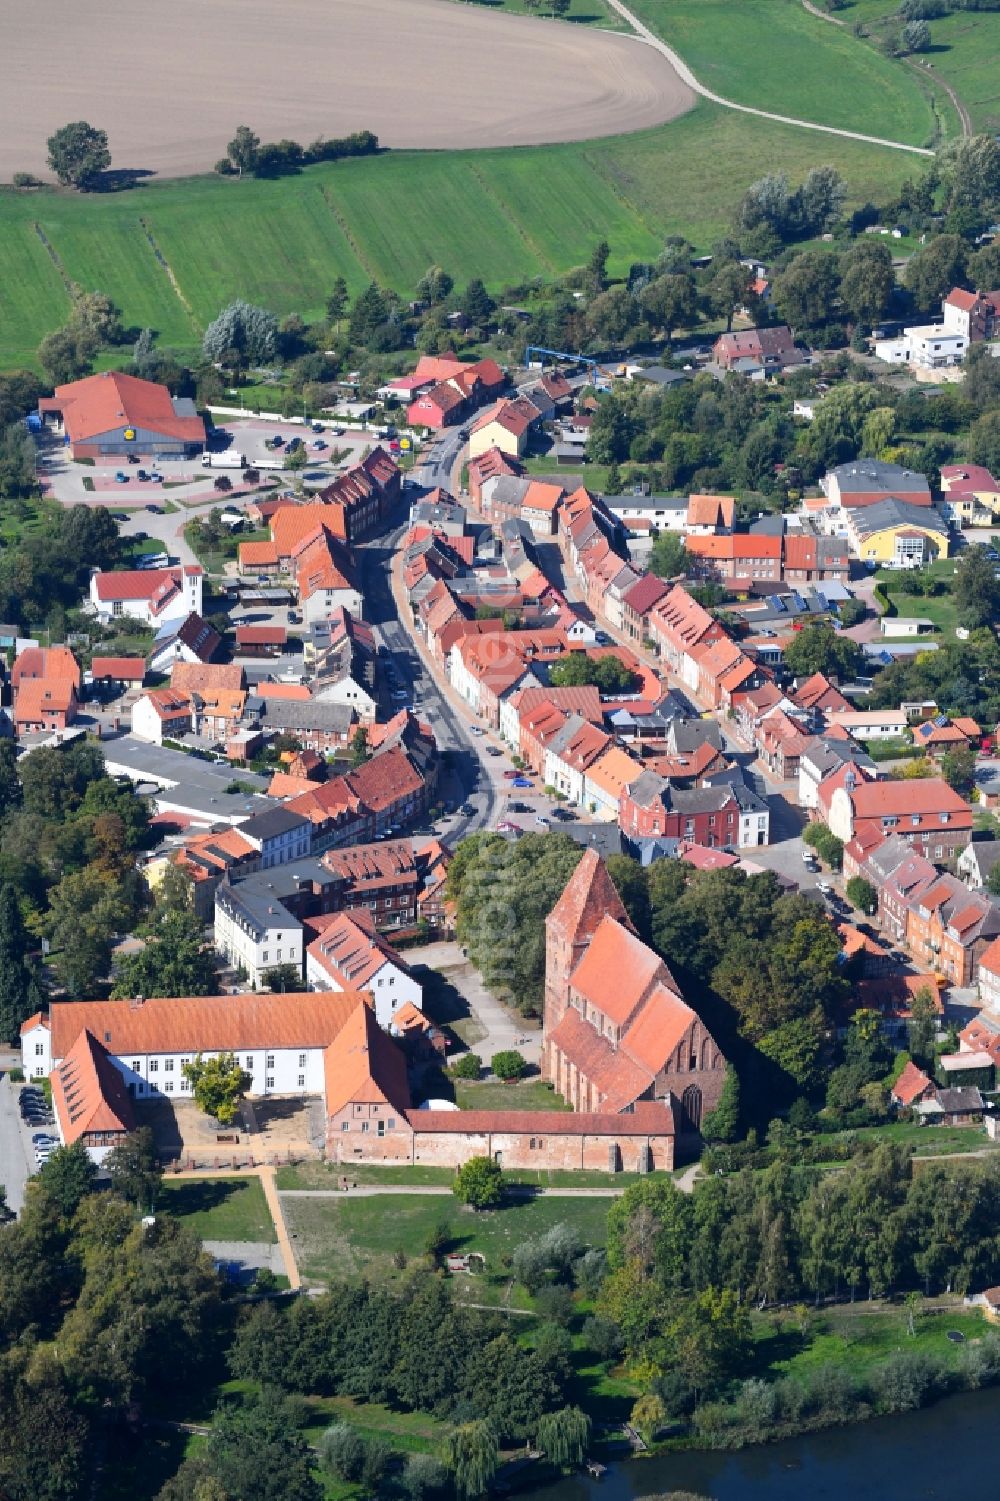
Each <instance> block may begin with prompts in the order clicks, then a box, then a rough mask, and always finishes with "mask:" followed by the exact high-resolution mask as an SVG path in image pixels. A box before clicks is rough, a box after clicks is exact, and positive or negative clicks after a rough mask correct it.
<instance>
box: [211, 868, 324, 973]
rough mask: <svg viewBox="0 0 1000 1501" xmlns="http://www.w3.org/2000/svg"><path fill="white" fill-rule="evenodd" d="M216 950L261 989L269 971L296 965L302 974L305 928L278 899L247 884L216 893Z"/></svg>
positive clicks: (244, 882) (226, 886) (228, 887)
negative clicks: (285, 965)
mask: <svg viewBox="0 0 1000 1501" xmlns="http://www.w3.org/2000/svg"><path fill="white" fill-rule="evenodd" d="M215 947H216V951H217V952H218V953H219V954H221V955H222V956H223V957H224V958H225V959H226V961H227V962H228V963H229V964H231V965H232V966H233V968H234V969H242V970H243V971H244V972H245V973H246V977H247V980H248V982H249V983H250V985H252V986H253V987H254V989H259V988H260V987H261V986H264V985H266V984H267V981H266V980H265V979H264V976H265V974H266V973H267V971H268V970H269V969H275V968H276V967H277V966H278V965H279V964H294V965H295V967H296V968H297V969H298V971H299V973H300V974H301V972H302V961H303V955H304V947H305V946H304V940H303V928H302V924H301V923H300V922H299V920H298V918H297V917H293V916H292V914H291V913H290V912H289V911H288V909H287V908H286V907H284V906H283V905H282V903H281V901H280V900H279V898H278V897H277V896H274V895H273V894H269V893H267V892H265V891H263V890H262V889H261V888H260V887H259V885H257V884H256V883H254V884H253V885H251V883H250V882H249V881H243V882H241V883H240V884H239V885H237V886H228V885H223V886H220V887H219V889H218V891H217V892H216V893H215Z"/></svg>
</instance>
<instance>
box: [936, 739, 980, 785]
mask: <svg viewBox="0 0 1000 1501" xmlns="http://www.w3.org/2000/svg"><path fill="white" fill-rule="evenodd" d="M941 775H942V776H943V777H944V779H945V781H946V782H947V783H948V786H949V787H951V788H953V789H954V790H955V791H956V792H958V793H961V795H962V796H963V797H968V796H969V794H970V793H971V792H972V789H973V786H974V785H975V778H976V753H975V751H974V750H973V749H972V747H971V746H969V745H961V746H955V747H953V748H952V749H951V750H946V751H945V753H944V755H943V756H942V757H941Z"/></svg>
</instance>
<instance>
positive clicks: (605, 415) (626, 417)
mask: <svg viewBox="0 0 1000 1501" xmlns="http://www.w3.org/2000/svg"><path fill="white" fill-rule="evenodd" d="M638 431H639V423H638V421H637V420H636V415H635V412H634V410H633V409H632V407H631V405H630V404H629V403H628V401H627V399H626V398H624V397H619V396H617V395H613V396H608V397H606V398H605V399H604V400H603V401H602V402H601V403H600V405H599V406H598V408H597V411H596V412H595V413H594V417H593V421H592V422H591V425H590V432H589V433H588V435H587V457H588V458H589V459H591V460H592V461H593V463H595V464H620V463H621V462H622V461H623V460H624V459H627V458H628V452H629V445H630V444H631V442H632V439H633V438H634V437H635V436H636V434H637V433H638Z"/></svg>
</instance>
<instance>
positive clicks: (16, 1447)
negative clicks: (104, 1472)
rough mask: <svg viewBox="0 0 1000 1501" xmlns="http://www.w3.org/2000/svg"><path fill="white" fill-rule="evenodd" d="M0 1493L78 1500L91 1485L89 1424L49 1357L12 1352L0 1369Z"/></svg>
mask: <svg viewBox="0 0 1000 1501" xmlns="http://www.w3.org/2000/svg"><path fill="white" fill-rule="evenodd" d="M0 1405H2V1407H3V1411H4V1415H5V1419H6V1420H5V1422H4V1424H3V1430H2V1432H0V1492H2V1493H3V1495H4V1496H5V1497H8V1498H9V1501H77V1498H78V1497H81V1496H83V1495H85V1494H86V1492H87V1489H88V1487H89V1485H90V1483H91V1478H92V1477H91V1476H90V1475H89V1474H88V1470H89V1466H88V1463H87V1458H88V1441H89V1439H90V1430H89V1424H88V1422H87V1419H86V1418H85V1417H84V1416H83V1414H82V1413H81V1412H80V1411H79V1410H78V1408H77V1406H76V1405H75V1404H74V1403H73V1401H72V1400H71V1398H70V1394H69V1392H68V1390H67V1382H66V1379H65V1376H64V1375H63V1372H62V1370H61V1369H60V1367H59V1365H58V1362H57V1361H56V1360H55V1359H54V1358H53V1356H52V1355H50V1354H48V1353H46V1354H44V1355H42V1353H41V1352H40V1351H39V1350H38V1349H37V1347H36V1348H35V1349H33V1350H29V1349H25V1350H23V1351H16V1352H15V1353H14V1354H12V1355H11V1356H9V1357H8V1358H7V1359H6V1360H5V1361H4V1362H3V1364H2V1365H0Z"/></svg>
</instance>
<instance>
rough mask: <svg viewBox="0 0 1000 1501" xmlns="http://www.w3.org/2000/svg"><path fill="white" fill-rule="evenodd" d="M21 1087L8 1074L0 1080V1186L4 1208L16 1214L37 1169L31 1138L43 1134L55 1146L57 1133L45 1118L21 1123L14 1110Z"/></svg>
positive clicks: (55, 1128) (55, 1127)
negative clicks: (4, 1190) (51, 1139)
mask: <svg viewBox="0 0 1000 1501" xmlns="http://www.w3.org/2000/svg"><path fill="white" fill-rule="evenodd" d="M20 1094H21V1086H20V1085H19V1084H12V1083H11V1080H10V1075H9V1074H4V1076H3V1078H2V1080H0V1183H2V1184H3V1186H4V1188H5V1189H6V1192H7V1205H8V1208H10V1209H12V1210H13V1211H14V1212H15V1213H20V1211H21V1209H22V1207H23V1205H24V1193H25V1187H26V1185H27V1182H28V1178H29V1177H30V1176H31V1175H32V1174H33V1173H35V1172H37V1170H38V1165H37V1162H36V1157H35V1148H34V1145H33V1143H32V1137H33V1136H36V1135H42V1134H47V1135H49V1136H51V1137H53V1138H55V1141H56V1143H57V1144H58V1139H59V1130H58V1127H57V1126H56V1125H55V1124H54V1123H53V1122H51V1121H50V1120H49V1119H48V1118H47V1113H46V1116H45V1117H44V1118H43V1117H42V1116H41V1112H40V1118H39V1120H38V1121H37V1122H36V1121H30V1122H29V1121H25V1120H23V1119H22V1118H21V1113H20V1110H19V1109H18V1098H19V1096H20Z"/></svg>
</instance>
